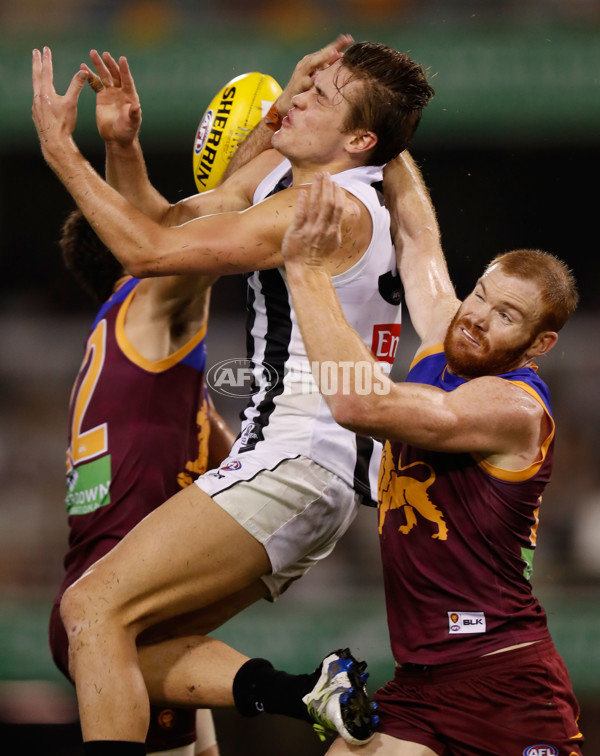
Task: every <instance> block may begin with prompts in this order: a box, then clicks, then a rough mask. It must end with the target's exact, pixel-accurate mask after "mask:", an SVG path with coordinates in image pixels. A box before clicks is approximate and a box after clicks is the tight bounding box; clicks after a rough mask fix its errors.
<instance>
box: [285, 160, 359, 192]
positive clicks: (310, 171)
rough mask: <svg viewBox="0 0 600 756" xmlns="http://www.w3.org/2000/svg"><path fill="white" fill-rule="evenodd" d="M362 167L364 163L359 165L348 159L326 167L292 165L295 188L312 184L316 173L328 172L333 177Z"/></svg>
mask: <svg viewBox="0 0 600 756" xmlns="http://www.w3.org/2000/svg"><path fill="white" fill-rule="evenodd" d="M361 165H363V163H359V162H357V161H355V160H349V159H348V158H347V157H345V158H342V159H339V160H332V161H330V162H329V163H327V164H325V165H315V164H310V165H309V164H306V165H297V164H296V165H295V164H293V163H292V177H293V183H294V185H295V186H298V185H300V184H312V181H313V178H314V176H315V173H325V172H326V173H329V174H330V175H331V176H333V175H335V174H336V173H342V172H343V171H348V170H350V169H351V168H358V167H359V166H361Z"/></svg>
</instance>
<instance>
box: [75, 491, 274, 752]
mask: <svg viewBox="0 0 600 756" xmlns="http://www.w3.org/2000/svg"><path fill="white" fill-rule="evenodd" d="M269 572H270V563H269V559H268V556H267V554H266V551H265V550H264V548H263V547H262V545H261V544H259V543H258V541H256V540H255V539H254V538H253V537H252V536H250V535H249V534H248V533H247V532H246V531H245V530H244V529H243V528H242V527H241V526H240V525H238V523H237V522H235V521H234V520H233V519H232V518H231V517H230V516H229V515H228V514H226V513H225V512H224V511H223V510H222V509H221V508H220V507H219V506H217V505H216V504H215V503H214V501H212V499H211V498H210V497H209V496H207V495H206V494H205V493H203V492H202V491H201V490H200V489H199V488H198V487H197V486H195V485H192V486H189V487H188V488H186V489H184V490H182V491H180V492H179V493H178V494H176V495H175V496H174V497H172V498H171V499H169V501H168V502H166V503H165V504H163V505H162V506H160V507H159V508H158V509H156V510H155V511H154V512H152V514H150V515H148V517H146V518H145V519H144V520H142V522H140V523H139V525H137V526H136V527H135V528H134V529H133V530H132V531H131V532H130V533H129V534H128V535H127V536H126V537H125V538H124V539H123V540H122V541H121V542H120V543H119V544H118V545H117V546H115V548H114V549H113V550H112V551H111V552H110V553H109V554H107V555H106V556H105V557H103V558H102V559H101V560H100V561H99V562H97V563H96V564H95V565H94V566H93V567H92V568H91V569H90V570H89V571H88V572H87V573H86V574H85V575H83V576H82V577H81V578H80V579H79V580H78V581H76V582H75V583H74V584H73V585H72V586H71V587H70V588H69V590H68V591H67V592H66V593H65V595H64V597H63V602H62V604H61V614H62V618H63V622H64V624H65V628H66V630H67V635H68V636H69V658H70V665H71V673H72V676H73V679H74V680H75V684H76V689H77V698H78V703H79V713H80V718H81V724H82V730H83V737H84V740H129V741H138V742H141V741H143V740H144V739H145V736H146V731H147V728H148V706H149V700H148V693H147V690H146V685H145V682H144V678H143V675H142V672H141V670H140V666H139V662H138V649H137V646H136V640H137V637H138V635H139V634H140V633H142V632H143V631H145V630H147V629H148V628H150V627H152V626H153V625H157V624H160V623H164V622H167V621H168V620H170V619H172V618H174V617H177V616H179V615H190V614H191V613H193V612H196V611H198V610H199V609H202V608H204V607H208V606H210V605H211V604H216V603H218V602H219V601H220V600H222V599H224V598H225V597H227V596H230V595H232V594H235V593H238V592H239V591H241V590H242V589H244V588H246V587H248V586H251V585H253V584H255V583H256V581H257V580H258V579H259V578H260V577H261V576H262V575H265V574H268V573H269Z"/></svg>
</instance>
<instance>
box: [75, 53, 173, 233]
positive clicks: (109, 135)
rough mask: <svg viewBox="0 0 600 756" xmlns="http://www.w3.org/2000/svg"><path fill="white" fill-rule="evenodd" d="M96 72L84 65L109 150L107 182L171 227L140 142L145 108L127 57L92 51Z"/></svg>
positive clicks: (168, 210)
mask: <svg viewBox="0 0 600 756" xmlns="http://www.w3.org/2000/svg"><path fill="white" fill-rule="evenodd" d="M90 59H91V61H92V64H93V66H94V68H95V70H96V73H94V71H93V70H92V69H91V68H90V67H89V66H88V65H87V64H85V63H82V65H81V68H82V69H83V70H85V71H88V73H89V83H90V86H91V87H92V88H93V89H94V91H95V92H96V125H97V126H98V132H99V134H100V136H101V137H102V139H103V140H104V144H105V149H106V169H105V175H106V180H107V182H108V183H109V184H110V185H111V186H113V187H114V188H115V189H116V190H117V191H118V192H119V193H120V194H122V195H123V196H124V197H126V198H127V199H128V200H129V201H130V202H131V203H132V205H134V206H135V207H137V208H138V209H139V210H141V211H142V212H143V213H144V214H145V215H147V216H148V217H149V218H152V219H153V220H155V221H156V222H157V223H161V224H162V225H171V220H170V218H169V216H170V215H171V203H170V202H169V201H168V200H167V199H166V198H165V197H163V196H162V194H160V192H159V191H158V190H157V189H156V188H155V187H154V186H153V185H152V183H151V182H150V179H149V177H148V171H147V168H146V162H145V159H144V155H143V151H142V147H141V144H140V141H139V129H140V126H141V123H142V108H141V104H140V98H139V95H138V93H137V90H136V87H135V82H134V79H133V75H132V73H131V69H130V68H129V63H128V61H127V58H125V56H121V57H120V58H119V59H118V60H116V59H115V58H113V56H112V55H111V54H110V53H109V52H103V53H102V55H100V53H99V52H98V51H97V50H91V51H90Z"/></svg>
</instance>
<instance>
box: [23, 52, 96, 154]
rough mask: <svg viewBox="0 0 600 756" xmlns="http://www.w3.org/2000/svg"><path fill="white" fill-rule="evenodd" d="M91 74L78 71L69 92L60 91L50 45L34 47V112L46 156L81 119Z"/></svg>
mask: <svg viewBox="0 0 600 756" xmlns="http://www.w3.org/2000/svg"><path fill="white" fill-rule="evenodd" d="M87 78H88V75H87V73H86V72H85V71H78V72H77V73H76V74H75V76H73V78H72V79H71V82H70V84H69V87H68V89H67V91H66V92H65V94H64V95H59V94H58V93H57V92H56V90H55V89H54V72H53V68H52V53H51V52H50V48H48V47H44V49H43V50H42V51H41V52H40V51H39V50H34V51H33V63H32V83H33V106H32V109H31V115H32V118H33V122H34V124H35V128H36V129H37V133H38V136H39V138H40V144H41V146H42V151H43V152H44V155H45V156H46V157H48V156H49V155H50V154H51V153H52V151H53V148H56V147H57V146H59V145H61V144H64V143H65V141H68V140H69V139H70V138H71V136H72V134H73V131H74V130H75V124H76V123H77V103H78V101H79V95H80V94H81V90H82V89H83V87H84V85H85V82H86V81H87Z"/></svg>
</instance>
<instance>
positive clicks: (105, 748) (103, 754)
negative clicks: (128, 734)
mask: <svg viewBox="0 0 600 756" xmlns="http://www.w3.org/2000/svg"><path fill="white" fill-rule="evenodd" d="M83 753H84V754H85V756H145V754H146V745H145V743H138V742H137V741H135V742H134V741H131V740H88V741H87V742H85V743H84V744H83Z"/></svg>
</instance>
